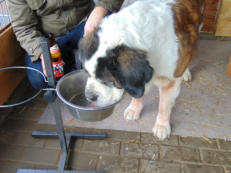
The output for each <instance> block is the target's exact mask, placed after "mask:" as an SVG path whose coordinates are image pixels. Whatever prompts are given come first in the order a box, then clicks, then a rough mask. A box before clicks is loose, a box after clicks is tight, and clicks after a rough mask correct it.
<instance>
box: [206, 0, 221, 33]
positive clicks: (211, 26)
mask: <svg viewBox="0 0 231 173" xmlns="http://www.w3.org/2000/svg"><path fill="white" fill-rule="evenodd" d="M220 3H221V0H205V11H204V22H203V28H202V32H205V33H211V34H214V33H215V31H216V22H217V16H218V12H219V9H220Z"/></svg>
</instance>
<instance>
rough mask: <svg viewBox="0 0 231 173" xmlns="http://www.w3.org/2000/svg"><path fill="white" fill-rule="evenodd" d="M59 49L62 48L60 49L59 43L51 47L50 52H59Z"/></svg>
mask: <svg viewBox="0 0 231 173" xmlns="http://www.w3.org/2000/svg"><path fill="white" fill-rule="evenodd" d="M58 51H60V50H59V46H58V45H57V44H55V45H53V46H52V47H50V52H51V53H57V52H58Z"/></svg>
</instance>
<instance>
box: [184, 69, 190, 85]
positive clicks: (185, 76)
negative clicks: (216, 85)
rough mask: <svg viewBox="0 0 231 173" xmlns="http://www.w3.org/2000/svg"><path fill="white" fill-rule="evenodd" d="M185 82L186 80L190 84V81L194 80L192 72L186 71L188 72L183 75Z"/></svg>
mask: <svg viewBox="0 0 231 173" xmlns="http://www.w3.org/2000/svg"><path fill="white" fill-rule="evenodd" d="M183 80H184V81H185V82H189V81H191V80H192V74H191V72H190V71H189V69H186V70H185V72H184V74H183Z"/></svg>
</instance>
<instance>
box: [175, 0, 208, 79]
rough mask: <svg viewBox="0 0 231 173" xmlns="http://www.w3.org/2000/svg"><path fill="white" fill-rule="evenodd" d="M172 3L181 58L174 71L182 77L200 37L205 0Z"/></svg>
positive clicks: (179, 0) (184, 0)
mask: <svg viewBox="0 0 231 173" xmlns="http://www.w3.org/2000/svg"><path fill="white" fill-rule="evenodd" d="M176 2H177V3H175V4H173V5H172V10H173V12H174V25H175V26H174V27H175V32H176V35H177V37H178V39H179V50H178V52H179V59H178V62H177V67H176V69H175V72H174V76H175V77H180V76H181V75H182V74H183V73H184V71H185V69H186V68H187V66H188V64H189V62H190V61H191V59H192V57H193V51H194V49H195V46H196V41H197V39H198V37H199V25H200V23H201V22H202V14H201V12H202V9H203V6H204V0H176Z"/></svg>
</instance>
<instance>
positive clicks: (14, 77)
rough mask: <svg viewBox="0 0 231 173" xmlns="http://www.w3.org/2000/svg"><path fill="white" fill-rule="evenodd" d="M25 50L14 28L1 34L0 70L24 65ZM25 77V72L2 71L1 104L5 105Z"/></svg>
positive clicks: (0, 85)
mask: <svg viewBox="0 0 231 173" xmlns="http://www.w3.org/2000/svg"><path fill="white" fill-rule="evenodd" d="M24 55H25V52H24V50H23V49H22V48H21V47H20V45H19V43H18V42H17V40H16V38H15V36H14V34H13V30H12V27H11V26H9V27H7V28H6V29H4V30H3V31H2V32H1V33H0V68H3V67H8V66H14V65H24ZM24 77H25V72H24V71H22V70H21V71H19V70H17V71H16V70H4V71H0V104H3V103H4V102H5V101H6V100H7V99H8V97H9V96H10V94H11V93H12V92H13V90H14V89H15V88H16V87H17V85H18V84H19V83H20V81H21V80H22V79H23V78H24Z"/></svg>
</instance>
